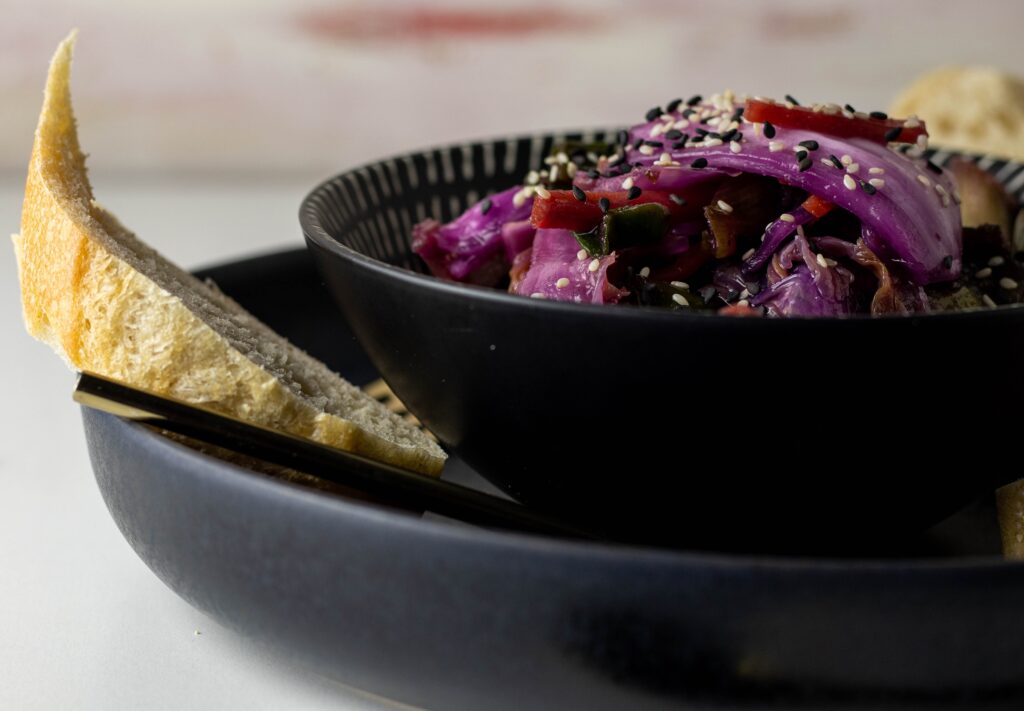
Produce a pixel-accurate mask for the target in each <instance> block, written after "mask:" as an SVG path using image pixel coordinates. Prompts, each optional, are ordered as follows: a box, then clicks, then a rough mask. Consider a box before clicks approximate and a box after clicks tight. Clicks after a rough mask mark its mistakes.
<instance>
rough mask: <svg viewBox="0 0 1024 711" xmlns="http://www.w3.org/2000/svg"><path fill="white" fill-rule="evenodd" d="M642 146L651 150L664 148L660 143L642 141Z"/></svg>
mask: <svg viewBox="0 0 1024 711" xmlns="http://www.w3.org/2000/svg"><path fill="white" fill-rule="evenodd" d="M644 145H645V146H650V147H651V148H663V147H664V146H665V144H664V143H662V142H661V141H644Z"/></svg>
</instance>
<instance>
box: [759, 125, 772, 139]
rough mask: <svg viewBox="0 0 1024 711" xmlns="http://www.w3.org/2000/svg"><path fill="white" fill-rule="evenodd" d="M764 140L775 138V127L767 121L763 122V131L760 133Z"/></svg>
mask: <svg viewBox="0 0 1024 711" xmlns="http://www.w3.org/2000/svg"><path fill="white" fill-rule="evenodd" d="M761 132H762V133H763V134H764V137H765V138H775V127H774V126H772V125H771V124H770V123H768V122H767V121H765V122H764V130H762V131H761Z"/></svg>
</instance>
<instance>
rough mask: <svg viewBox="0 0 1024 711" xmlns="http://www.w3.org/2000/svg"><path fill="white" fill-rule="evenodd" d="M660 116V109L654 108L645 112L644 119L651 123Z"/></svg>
mask: <svg viewBox="0 0 1024 711" xmlns="http://www.w3.org/2000/svg"><path fill="white" fill-rule="evenodd" d="M661 114H662V111H661V107H660V106H655V107H654V108H652V109H648V110H647V113H646V114H644V118H646V119H647V120H648V121H653V120H654V119H656V118H658V117H659V116H661Z"/></svg>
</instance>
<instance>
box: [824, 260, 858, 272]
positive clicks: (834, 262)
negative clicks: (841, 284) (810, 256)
mask: <svg viewBox="0 0 1024 711" xmlns="http://www.w3.org/2000/svg"><path fill="white" fill-rule="evenodd" d="M825 264H826V265H827V266H830V267H834V266H835V265H837V264H839V262H837V261H836V260H834V259H829V258H828V257H825ZM851 276H852V275H851Z"/></svg>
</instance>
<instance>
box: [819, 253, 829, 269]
mask: <svg viewBox="0 0 1024 711" xmlns="http://www.w3.org/2000/svg"><path fill="white" fill-rule="evenodd" d="M817 261H818V264H820V265H821V266H823V267H825V268H826V269H827V268H828V262H826V261H825V255H824V254H821V253H819V254H818V256H817Z"/></svg>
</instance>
